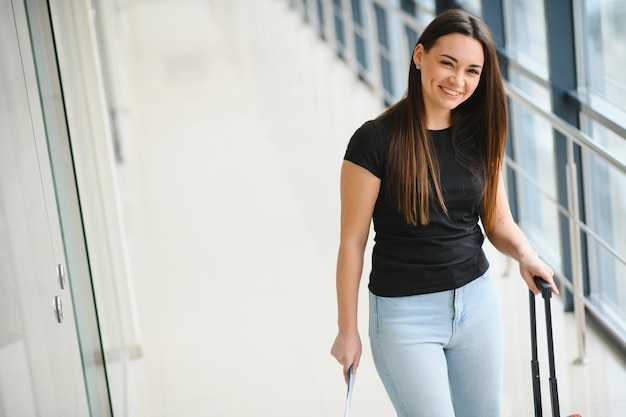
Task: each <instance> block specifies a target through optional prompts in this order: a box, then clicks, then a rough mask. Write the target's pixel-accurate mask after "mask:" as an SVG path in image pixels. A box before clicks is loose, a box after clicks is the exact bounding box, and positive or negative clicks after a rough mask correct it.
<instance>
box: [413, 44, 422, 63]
mask: <svg viewBox="0 0 626 417" xmlns="http://www.w3.org/2000/svg"><path fill="white" fill-rule="evenodd" d="M423 57H424V45H422V44H421V43H418V44H417V45H415V48H414V49H413V64H415V65H419V66H420V67H421V66H422V58H423Z"/></svg>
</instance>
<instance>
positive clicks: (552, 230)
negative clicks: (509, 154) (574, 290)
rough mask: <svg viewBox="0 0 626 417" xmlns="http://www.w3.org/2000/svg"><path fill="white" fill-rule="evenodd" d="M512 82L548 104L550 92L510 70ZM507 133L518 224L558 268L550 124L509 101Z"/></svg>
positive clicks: (559, 257) (555, 187) (553, 159)
mask: <svg viewBox="0 0 626 417" xmlns="http://www.w3.org/2000/svg"><path fill="white" fill-rule="evenodd" d="M511 78H512V79H511V81H512V82H513V84H516V85H517V86H519V87H521V88H522V89H523V91H524V92H526V93H527V94H529V95H530V96H531V97H533V99H534V100H535V102H536V103H537V104H539V105H540V106H541V107H546V108H549V107H550V95H549V93H548V91H546V89H545V88H542V87H539V86H537V85H536V84H535V83H533V82H531V81H529V80H528V79H526V78H525V77H524V76H522V75H521V74H518V73H516V72H515V71H511ZM509 111H510V114H511V126H510V133H511V138H512V140H513V155H514V159H515V162H516V163H517V166H518V167H519V172H518V174H517V196H516V197H517V203H518V207H517V208H518V215H519V225H520V227H522V228H523V229H524V231H525V232H526V234H527V235H528V237H529V238H530V239H531V240H532V241H533V244H534V245H535V246H536V247H537V249H538V250H539V252H540V253H541V255H542V257H544V258H545V259H547V260H549V262H550V263H551V264H552V265H554V266H555V267H556V268H557V269H562V267H561V255H560V253H561V239H560V237H561V234H560V230H559V217H558V207H557V203H556V201H557V200H558V198H557V184H556V175H555V173H556V172H557V168H556V158H555V153H554V140H553V137H554V135H553V132H552V126H551V125H550V123H548V122H547V121H546V120H545V119H543V118H542V117H539V116H537V115H536V114H535V113H533V111H532V110H530V109H528V108H527V107H525V106H523V105H522V104H520V103H518V102H515V101H514V100H512V101H511V105H510V109H509Z"/></svg>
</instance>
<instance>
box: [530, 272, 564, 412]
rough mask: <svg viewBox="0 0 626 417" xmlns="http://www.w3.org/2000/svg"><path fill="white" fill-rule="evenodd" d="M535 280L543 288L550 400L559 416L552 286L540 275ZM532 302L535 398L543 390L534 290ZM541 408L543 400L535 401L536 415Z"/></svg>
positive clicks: (531, 295)
mask: <svg viewBox="0 0 626 417" xmlns="http://www.w3.org/2000/svg"><path fill="white" fill-rule="evenodd" d="M534 280H535V284H536V285H537V287H538V288H539V290H541V296H542V297H543V299H544V305H545V316H546V335H547V338H548V362H549V365H550V400H551V403H552V404H551V405H552V416H553V417H559V416H560V415H561V412H560V409H559V390H558V387H557V382H556V370H555V361H554V340H553V337H552V309H551V305H550V300H551V298H552V287H551V286H550V284H548V283H547V282H545V281H544V280H543V279H541V278H540V277H534ZM529 291H530V290H529ZM530 303H531V327H532V334H533V337H534V339H535V340H534V343H533V363H532V366H533V378H534V379H533V382H534V383H535V384H533V386H534V390H535V392H534V394H535V398H537V396H540V395H541V392H540V390H539V360H538V359H537V350H536V349H537V340H536V339H537V336H536V333H537V322H536V316H535V294H533V292H532V291H530ZM535 367H536V369H535ZM535 375H536V376H535ZM535 378H536V380H535ZM538 408H539V409H538ZM540 408H541V402H539V404H537V402H535V415H536V416H538V417H540V416H541V410H540Z"/></svg>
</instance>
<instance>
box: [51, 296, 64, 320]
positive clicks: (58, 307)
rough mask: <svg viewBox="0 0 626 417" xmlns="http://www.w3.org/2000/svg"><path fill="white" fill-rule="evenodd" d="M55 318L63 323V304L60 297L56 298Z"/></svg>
mask: <svg viewBox="0 0 626 417" xmlns="http://www.w3.org/2000/svg"><path fill="white" fill-rule="evenodd" d="M53 304H54V316H55V317H56V319H57V321H58V322H59V323H63V302H61V297H59V296H58V295H57V296H55V297H54V303H53Z"/></svg>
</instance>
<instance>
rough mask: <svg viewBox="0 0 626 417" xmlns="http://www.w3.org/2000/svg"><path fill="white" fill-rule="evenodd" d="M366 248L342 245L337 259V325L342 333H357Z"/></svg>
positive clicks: (355, 245)
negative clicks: (359, 298) (360, 287)
mask: <svg viewBox="0 0 626 417" xmlns="http://www.w3.org/2000/svg"><path fill="white" fill-rule="evenodd" d="M364 249H365V248H364V247H361V245H357V244H352V245H350V244H345V243H342V244H341V245H340V246H339V254H338V257H337V283H336V284H337V312H338V317H337V319H338V320H337V325H338V327H339V331H340V332H351V331H357V311H358V297H359V284H360V282H361V274H362V272H363V253H364Z"/></svg>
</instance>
